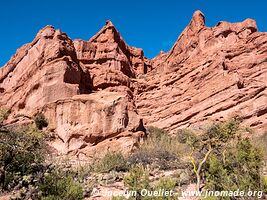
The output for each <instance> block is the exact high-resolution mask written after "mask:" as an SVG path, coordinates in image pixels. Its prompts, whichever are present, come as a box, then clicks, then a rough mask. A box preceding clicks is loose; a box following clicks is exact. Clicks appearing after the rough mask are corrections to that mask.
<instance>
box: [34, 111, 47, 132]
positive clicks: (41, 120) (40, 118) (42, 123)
mask: <svg viewBox="0 0 267 200" xmlns="http://www.w3.org/2000/svg"><path fill="white" fill-rule="evenodd" d="M34 122H35V125H36V127H37V128H38V129H39V130H42V129H43V128H44V127H47V126H48V121H47V119H46V118H45V116H44V114H43V113H36V114H35V115H34Z"/></svg>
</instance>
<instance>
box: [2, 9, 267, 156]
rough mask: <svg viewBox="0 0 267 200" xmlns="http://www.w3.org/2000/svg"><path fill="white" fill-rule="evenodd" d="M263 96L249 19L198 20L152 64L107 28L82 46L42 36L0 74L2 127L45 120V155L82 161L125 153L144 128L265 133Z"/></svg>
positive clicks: (264, 51)
mask: <svg viewBox="0 0 267 200" xmlns="http://www.w3.org/2000/svg"><path fill="white" fill-rule="evenodd" d="M266 88H267V33H261V32H258V31H257V26H256V22H255V21H254V20H251V19H247V20H245V21H243V22H239V23H228V22H220V23H218V24H217V25H216V26H215V27H213V28H209V27H206V26H205V18H204V15H203V14H202V13H201V12H200V11H197V12H195V13H194V15H193V18H192V20H191V22H190V23H189V25H188V26H187V27H186V28H185V30H184V31H183V32H182V34H181V35H180V36H179V38H178V40H177V41H176V43H175V44H174V46H173V47H172V49H171V50H170V51H169V52H167V53H164V52H161V53H160V54H159V55H158V56H157V57H155V58H153V59H152V60H148V59H147V58H146V57H145V56H144V52H143V50H142V49H138V48H135V47H130V46H128V45H127V44H126V43H125V42H124V40H123V39H122V37H121V35H120V34H119V32H118V31H117V30H116V28H115V27H114V25H113V24H112V23H111V22H110V21H108V22H107V23H106V25H105V26H104V27H103V28H102V29H101V30H100V31H99V32H98V33H97V34H96V35H95V36H93V37H92V38H91V39H90V40H89V41H84V40H74V41H72V40H71V39H70V38H69V37H68V36H67V35H66V34H65V33H62V32H61V31H59V30H56V29H54V28H53V27H52V26H47V27H45V28H44V29H42V30H40V31H39V33H38V34H37V36H36V37H35V39H34V40H33V42H32V43H29V44H26V45H24V46H22V47H21V48H20V49H18V50H17V53H16V54H15V55H14V56H13V57H12V58H11V59H10V61H9V62H8V63H7V64H6V65H5V66H4V67H3V68H1V69H0V106H1V107H3V106H5V107H8V108H11V111H12V114H11V116H10V117H9V119H8V120H7V122H10V123H11V122H12V123H16V122H20V120H21V121H23V123H28V122H29V121H30V120H29V117H32V116H33V115H34V114H35V113H36V112H43V113H44V114H45V116H46V117H47V119H48V121H49V127H48V129H49V130H52V131H54V132H55V133H56V139H54V140H53V141H51V145H52V146H53V147H55V149H57V150H58V152H59V153H64V154H66V153H67V154H72V155H76V156H79V157H83V156H85V157H86V156H93V155H94V154H98V153H99V152H104V151H106V150H121V151H124V152H128V151H131V150H132V149H133V148H135V147H136V146H138V144H139V142H140V140H141V139H142V136H143V135H144V131H145V129H144V127H143V123H142V122H143V121H144V124H145V125H153V126H157V127H159V128H164V129H166V130H169V131H171V132H175V131H176V130H177V129H179V128H185V127H195V126H199V125H202V124H206V123H207V122H213V121H223V120H227V119H229V118H238V119H240V120H241V121H242V122H243V124H244V125H247V126H249V127H251V128H253V129H255V130H257V131H263V130H266V129H267V89H266ZM18 114H21V115H19V116H22V115H23V116H27V118H26V119H24V120H22V119H19V120H18V119H17V116H18ZM142 119H143V121H142Z"/></svg>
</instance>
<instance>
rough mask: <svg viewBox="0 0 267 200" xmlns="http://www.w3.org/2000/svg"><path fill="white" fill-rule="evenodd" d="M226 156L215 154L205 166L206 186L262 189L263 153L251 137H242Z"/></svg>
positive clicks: (244, 189)
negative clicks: (252, 142)
mask: <svg viewBox="0 0 267 200" xmlns="http://www.w3.org/2000/svg"><path fill="white" fill-rule="evenodd" d="M224 154H225V155H224V156H222V155H220V154H217V155H216V154H213V155H212V156H211V157H210V158H209V159H208V161H207V165H206V167H205V178H206V180H207V182H206V188H207V189H209V190H216V191H223V190H231V191H235V190H238V189H239V190H241V191H249V190H252V191H262V190H264V187H265V184H264V182H263V179H262V177H261V170H262V166H263V162H262V155H261V154H260V152H259V151H258V149H256V148H254V147H253V146H252V144H251V142H250V140H249V139H240V140H239V141H238V142H237V144H236V145H233V146H232V147H231V148H228V149H227V151H226V152H224Z"/></svg>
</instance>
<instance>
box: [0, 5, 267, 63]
mask: <svg viewBox="0 0 267 200" xmlns="http://www.w3.org/2000/svg"><path fill="white" fill-rule="evenodd" d="M266 9H267V1H266V0H253V1H248V0H243V1H242V0H223V1H215V0H164V1H160V0H154V1H152V0H150V1H145V0H133V1H130V0H124V1H122V0H121V1H111V0H109V1H108V0H100V1H96V0H95V1H90V0H75V1H72V0H65V1H56V0H53V1H52V0H45V1H38V0H35V1H34V0H24V1H21V0H13V1H12V0H9V1H7V0H6V1H5V2H4V1H1V2H0V22H1V29H0V30H1V31H0V66H2V65H4V64H5V63H6V62H7V61H8V60H9V59H10V57H11V56H12V55H13V54H14V53H15V52H16V49H17V48H19V47H20V46H22V45H23V44H25V43H28V42H31V41H32V40H33V38H34V36H35V35H36V33H37V32H38V30H39V29H41V28H42V27H44V26H46V25H48V24H51V25H53V26H55V27H56V28H59V29H61V30H62V31H63V32H66V33H67V34H68V35H69V37H71V38H72V39H76V38H80V39H84V40H88V39H89V38H90V37H92V36H93V35H94V34H95V33H96V32H97V31H98V30H99V29H100V28H101V27H102V26H103V25H104V24H105V21H106V20H108V19H110V20H112V22H113V24H114V25H115V26H116V28H117V29H118V30H119V32H120V33H121V35H122V36H123V38H124V39H125V41H126V42H127V43H128V44H129V45H132V46H136V47H140V48H143V49H144V51H145V55H146V56H147V57H149V58H152V57H154V56H156V55H157V54H158V53H159V51H160V50H164V51H168V50H169V49H170V48H171V46H172V45H173V44H174V42H175V41H176V39H177V37H178V36H179V34H180V33H181V31H182V30H183V29H184V28H185V26H186V25H187V24H188V22H189V21H190V19H191V17H192V14H193V13H194V11H195V10H201V11H202V12H203V13H204V15H205V17H206V24H207V26H214V25H216V24H217V22H218V21H230V22H237V21H243V20H244V19H246V18H253V19H255V20H257V25H258V28H259V30H260V31H265V32H266V31H267V27H266V25H267V12H266Z"/></svg>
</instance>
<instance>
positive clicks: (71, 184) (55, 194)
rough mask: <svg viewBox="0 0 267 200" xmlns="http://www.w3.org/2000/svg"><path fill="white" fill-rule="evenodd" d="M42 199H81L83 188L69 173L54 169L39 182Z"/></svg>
mask: <svg viewBox="0 0 267 200" xmlns="http://www.w3.org/2000/svg"><path fill="white" fill-rule="evenodd" d="M40 190H41V191H42V195H43V197H42V200H82V199H83V189H82V187H81V185H80V184H79V183H77V182H75V181H74V177H73V176H72V175H71V174H68V173H65V172H64V171H61V170H59V169H54V170H53V171H52V172H51V173H49V174H47V175H46V176H45V177H44V180H43V182H42V183H41V184H40Z"/></svg>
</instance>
